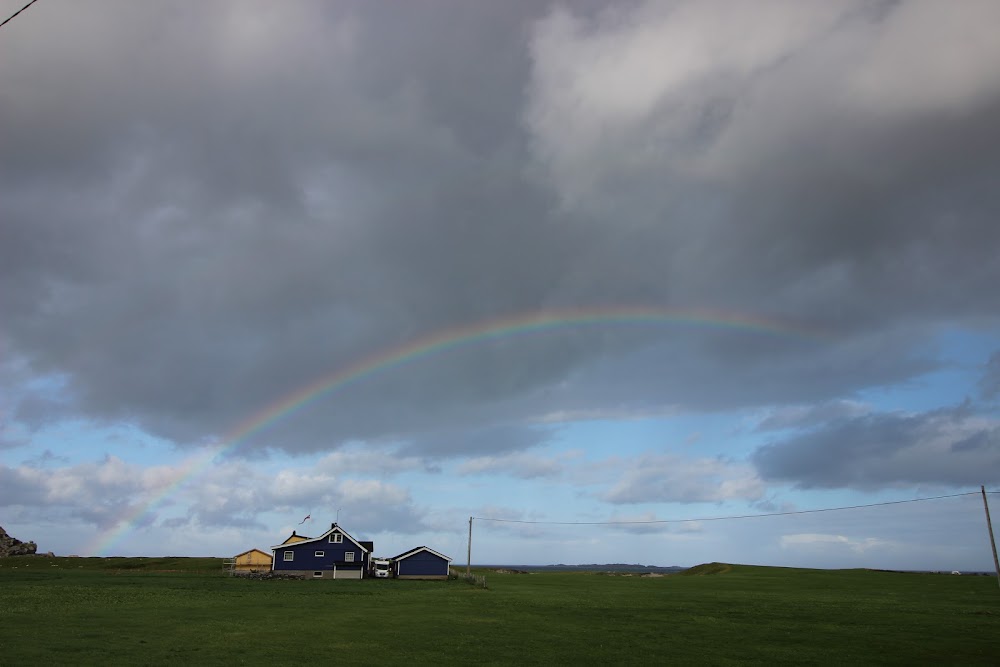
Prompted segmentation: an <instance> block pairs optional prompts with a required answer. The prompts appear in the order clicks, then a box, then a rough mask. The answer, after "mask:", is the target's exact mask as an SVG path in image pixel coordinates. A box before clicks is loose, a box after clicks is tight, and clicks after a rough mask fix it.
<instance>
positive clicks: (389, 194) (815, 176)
mask: <svg viewBox="0 0 1000 667" xmlns="http://www.w3.org/2000/svg"><path fill="white" fill-rule="evenodd" d="M831 6H832V7H833V8H832V9H831V8H830V7H827V6H826V5H824V6H823V7H820V6H805V5H800V4H798V3H791V4H789V5H785V6H783V5H774V6H772V5H770V4H768V5H766V6H764V7H762V8H761V9H760V10H759V11H758V10H757V9H754V10H753V11H749V10H747V9H739V10H734V11H738V12H747V11H749V14H748V15H747V16H746V17H745V21H746V22H747V23H748V24H750V25H752V26H754V27H755V28H756V29H758V30H757V34H759V38H760V39H759V41H757V42H754V44H756V45H757V46H756V47H754V48H756V49H757V50H753V49H751V50H750V51H745V49H747V48H750V47H745V46H740V44H742V42H741V41H740V40H733V39H729V38H728V37H727V35H726V32H725V31H726V30H727V29H728V28H726V26H727V25H730V24H731V22H723V21H718V20H717V19H718V18H719V12H720V11H721V12H725V11H729V10H726V9H725V7H724V6H723V5H718V4H716V3H677V4H670V5H644V4H641V3H637V4H635V5H629V6H627V7H623V6H620V5H609V7H611V8H610V9H609V8H604V7H602V6H601V5H600V3H590V4H588V5H587V7H585V8H584V7H582V6H578V5H570V6H569V9H566V8H561V9H559V8H553V7H551V6H546V5H544V4H542V3H535V2H525V3H488V4H479V5H468V4H466V3H430V4H427V3H421V4H419V5H418V4H416V3H406V4H405V5H401V6H400V5H393V6H392V7H390V6H388V5H383V4H380V3H369V2H363V3H338V4H331V3H309V2H303V3H295V4H293V5H288V6H282V7H280V8H279V7H277V6H276V5H273V4H272V3H264V2H261V3H242V2H241V3H237V2H232V3H230V2H208V3H201V4H199V5H198V7H197V8H194V7H185V6H179V5H176V4H174V3H131V2H102V3H97V4H89V5H88V6H86V7H83V6H77V5H50V6H49V7H46V6H45V5H44V4H43V3H39V6H38V8H37V9H36V8H33V10H32V12H33V14H32V17H31V18H32V21H31V22H30V23H29V22H26V21H25V22H19V24H18V25H17V26H16V28H17V29H16V30H13V31H7V33H6V34H5V35H4V39H3V41H2V42H0V76H3V79H4V82H5V84H4V86H3V87H2V88H0V105H2V106H3V108H4V109H5V114H4V123H5V132H4V134H3V136H2V138H0V151H2V159H0V184H2V185H0V225H2V234H3V243H0V307H2V310H3V312H4V324H3V329H2V331H0V336H2V342H3V344H4V345H5V346H6V348H7V349H9V353H10V357H11V358H16V359H18V360H20V361H21V363H23V364H24V365H25V366H26V367H28V368H30V369H31V372H32V373H33V374H35V375H36V376H38V377H42V378H59V379H60V382H62V383H64V384H62V385H61V386H62V387H63V389H62V393H61V394H60V396H59V400H54V399H52V396H51V395H49V394H50V392H46V391H41V390H39V389H37V388H36V387H34V386H31V385H28V384H26V383H23V382H16V383H12V385H11V387H10V390H9V391H8V392H7V393H8V395H10V396H12V397H14V398H13V399H11V400H13V401H15V402H17V401H20V407H19V408H18V412H17V413H16V414H20V415H21V417H22V418H23V419H24V421H25V423H26V424H28V425H32V426H33V425H38V424H42V423H45V422H46V420H47V419H60V418H64V417H66V416H70V415H80V416H85V417H88V418H92V419H97V420H108V421H128V422H130V423H134V424H137V425H139V426H140V427H142V428H143V429H145V430H147V431H148V432H151V433H154V434H157V435H161V436H165V437H167V438H170V439H173V440H175V441H178V442H181V443H197V442H201V441H202V440H203V439H205V438H211V437H215V436H218V435H220V434H223V433H226V432H228V431H230V430H232V429H233V428H234V427H235V425H237V424H239V423H242V422H244V421H245V420H246V419H248V418H249V417H250V416H251V415H253V414H255V413H258V412H259V411H260V410H262V409H263V408H265V407H266V406H268V405H271V404H273V403H274V402H275V401H277V400H279V399H281V398H282V397H285V396H288V395H291V394H292V393H293V392H295V391H296V390H298V389H300V388H301V387H303V386H306V385H308V384H310V383H311V382H313V381H315V380H316V379H317V378H320V377H324V376H329V375H331V374H333V373H335V372H336V371H337V370H338V369H343V368H348V367H350V366H352V365H353V364H355V363H357V362H358V360H359V359H364V358H367V357H369V356H371V355H378V354H379V353H380V352H384V351H387V350H393V349H401V348H403V347H404V346H405V345H406V344H407V343H408V342H411V341H414V340H418V339H420V338H422V337H425V336H429V335H433V334H434V333H435V332H440V331H446V330H448V329H450V328H452V327H455V326H460V325H463V324H468V323H470V322H476V321H480V320H484V319H491V318H495V317H498V316H503V315H508V314H511V313H517V312H523V311H537V310H544V309H546V308H553V307H559V306H584V307H586V306H592V305H604V304H637V303H638V304H652V305H660V306H669V307H674V308H686V307H701V308H715V309H718V310H721V311H739V312H747V313H754V314H758V315H762V316H769V317H772V316H773V317H779V318H785V319H788V320H793V321H798V322H803V323H806V324H811V325H815V326H817V327H819V328H821V329H825V330H827V331H829V332H832V333H833V334H834V335H833V336H832V337H831V338H830V341H831V342H828V343H827V344H812V345H811V344H803V343H802V341H795V340H786V341H785V342H784V343H781V341H779V340H761V339H759V338H754V337H753V336H735V335H734V336H720V335H715V334H713V333H711V332H705V333H697V332H695V333H692V332H687V333H683V332H682V333H678V332H676V331H675V330H669V329H665V330H662V331H657V330H652V329H650V330H647V331H643V332H640V333H638V334H635V333H632V334H619V333H615V332H610V333H607V334H606V335H602V334H593V335H591V334H576V333H572V334H571V333H570V332H565V334H559V335H552V336H548V337H545V336H540V337H536V338H532V339H529V340H526V341H516V342H510V343H503V342H500V343H496V344H488V345H482V346H479V347H476V348H474V349H473V348H469V349H465V350H462V351H458V352H455V353H449V354H441V355H437V356H435V357H433V358H428V359H426V360H422V361H417V362H414V363H410V364H406V365H404V366H402V367H399V368H397V369H394V370H393V371H392V372H387V373H383V374H380V375H378V376H376V377H371V378H366V379H364V380H363V381H361V382H357V383H355V384H353V385H351V386H350V387H345V388H344V389H342V390H337V391H335V392H332V393H331V394H330V395H329V396H328V397H325V398H324V400H322V401H316V402H314V403H312V404H310V406H309V407H308V408H306V409H304V410H302V411H301V412H299V413H296V414H295V415H294V418H289V419H285V420H283V421H281V422H280V423H275V424H273V425H272V426H271V427H270V428H268V429H266V430H263V431H261V432H260V433H258V434H257V435H256V436H254V438H252V439H251V440H250V441H249V442H248V444H247V446H248V447H256V446H270V447H276V448H281V449H286V450H289V451H303V450H313V449H321V448H331V447H336V446H337V445H339V444H340V443H343V442H345V441H348V440H351V439H359V438H360V439H371V440H379V441H382V442H397V443H410V444H409V445H405V444H404V446H405V447H408V448H409V449H408V450H407V451H410V452H412V453H414V454H416V453H420V454H430V455H433V456H443V455H451V454H457V455H464V454H467V453H474V452H486V453H499V452H502V451H512V450H519V449H524V448H526V447H530V446H531V445H532V444H535V443H537V442H539V441H541V439H542V438H544V437H545V435H546V432H543V431H538V430H535V429H532V428H530V427H525V426H520V425H519V424H522V423H523V422H524V421H525V420H526V419H535V418H539V417H541V416H543V415H544V414H547V413H559V412H566V411H573V410H579V411H586V410H600V409H609V407H613V408H615V409H618V410H621V411H623V412H627V411H629V410H636V409H644V408H653V409H655V408H659V407H663V406H665V405H679V406H682V407H686V408H691V409H702V408H712V409H715V408H719V407H741V406H746V405H761V404H765V403H767V402H778V403H789V402H792V401H805V400H817V401H823V400H829V399H831V398H837V397H842V396H844V395H850V394H851V393H853V392H855V391H857V390H859V389H862V388H866V387H872V386H878V385H880V384H887V383H892V382H897V381H900V380H905V379H907V378H911V377H913V376H915V375H918V374H920V373H922V372H925V371H926V370H928V369H930V368H933V367H934V365H935V361H934V358H933V354H932V353H931V352H929V351H928V350H929V348H927V347H926V346H925V343H926V342H927V340H928V337H929V336H931V335H933V332H934V331H936V326H937V325H938V324H939V323H941V322H959V321H961V320H962V318H965V317H987V318H989V317H995V315H996V308H995V306H996V303H997V302H996V297H995V294H996V289H995V285H996V284H1000V266H998V260H997V259H996V256H995V252H994V251H993V249H994V248H996V247H997V246H998V245H1000V227H998V226H997V225H996V224H995V220H996V217H997V213H998V212H1000V195H998V194H997V190H996V188H995V187H994V184H995V182H996V177H997V176H998V175H1000V160H998V158H997V156H998V155H1000V150H998V149H1000V123H998V121H997V118H1000V97H998V95H1000V83H998V82H1000V77H998V75H997V72H1000V66H998V64H1000V58H998V53H997V51H996V49H994V48H992V47H991V46H990V42H989V41H988V40H987V41H976V40H967V41H968V43H965V44H961V45H959V44H956V43H953V41H954V39H955V33H953V32H949V30H950V27H949V26H950V25H951V24H948V25H943V24H942V25H938V23H940V22H935V21H934V20H932V19H933V14H934V11H935V10H934V9H933V7H928V6H927V5H924V4H920V3H901V4H899V5H884V6H883V5H881V4H878V5H877V6H876V4H867V3H856V4H845V5H843V6H840V5H831ZM720 8H721V9H720ZM775 8H777V9H775ZM879 8H881V9H879ZM876 9H879V11H875V10H876ZM993 11H994V10H993V9H991V8H990V5H988V4H987V5H985V6H983V5H973V4H970V5H969V7H968V8H966V9H965V10H964V12H956V13H955V16H956V17H957V18H956V21H957V23H956V25H958V26H959V28H962V27H963V26H966V27H969V29H970V30H972V31H973V33H974V34H976V35H978V34H979V32H978V31H977V30H976V27H977V26H982V25H989V21H988V20H987V19H988V18H989V17H990V15H991V13H992V12H993ZM12 25H13V24H12ZM803 26H804V27H803ZM688 27H690V28H692V30H694V31H695V32H698V31H701V32H702V33H704V34H705V35H706V39H705V44H704V45H703V46H704V48H703V49H702V50H699V48H701V47H699V46H698V45H695V46H694V47H692V48H693V49H694V50H693V51H690V52H686V51H670V49H671V48H675V47H676V48H680V47H678V46H677V45H678V44H682V42H678V41H676V40H672V39H671V37H672V36H674V35H675V34H678V33H676V31H677V30H680V31H681V33H680V34H683V33H684V31H685V30H686V29H687V28H688ZM691 34H694V33H691ZM716 42H718V44H719V45H721V46H720V47H719V48H715V47H713V44H716ZM926 44H942V49H945V47H947V48H946V51H947V53H948V54H951V55H950V56H949V57H948V58H946V57H945V51H944V50H943V51H941V52H936V51H933V50H930V52H928V50H927V49H925V48H924V47H925V45H926ZM650 49H651V50H650ZM657 49H666V50H665V51H663V50H660V51H658V50H657ZM741 49H743V50H741ZM914 49H917V51H916V53H917V54H918V56H919V62H917V63H916V64H914V65H913V67H914V68H915V67H917V66H920V67H922V68H923V69H924V72H923V73H919V76H918V74H916V73H914V71H913V70H912V68H911V67H909V66H908V65H907V62H908V61H907V58H908V57H909V55H910V54H911V52H913V50H914ZM650 62H655V63H658V64H659V65H658V67H657V68H655V70H654V71H649V70H648V68H647V69H643V68H644V67H645V65H644V64H643V63H650ZM953 62H957V63H958V65H956V67H959V68H960V69H959V70H958V72H959V73H960V74H961V75H962V76H961V77H959V76H957V75H956V73H955V72H952V71H951V70H950V69H949V67H950V66H951V65H950V63H953ZM609 63H610V65H609ZM608 67H611V69H610V70H609V69H608ZM636 67H638V69H636ZM866 77H867V78H866ZM872 77H875V78H872ZM878 77H883V78H881V79H879V78H878ZM883 84H884V85H883ZM918 84H919V85H918ZM986 386H987V388H989V387H991V386H992V385H989V384H987V385H986ZM46 400H50V401H52V402H50V403H46V402H45V401H46ZM46 406H48V409H47V408H46ZM465 431H468V432H467V433H464V434H463V432H465ZM497 434H503V435H502V437H501V436H500V435H497Z"/></svg>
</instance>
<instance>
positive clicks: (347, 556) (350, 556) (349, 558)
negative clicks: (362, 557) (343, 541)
mask: <svg viewBox="0 0 1000 667" xmlns="http://www.w3.org/2000/svg"><path fill="white" fill-rule="evenodd" d="M344 561H345V562H347V563H353V562H354V552H353V551H345V552H344Z"/></svg>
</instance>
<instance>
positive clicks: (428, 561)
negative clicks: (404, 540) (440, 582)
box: [392, 547, 451, 579]
mask: <svg viewBox="0 0 1000 667" xmlns="http://www.w3.org/2000/svg"><path fill="white" fill-rule="evenodd" d="M450 564H451V558H448V557H447V556H445V555H444V554H439V553H438V552H436V551H434V550H433V549H431V548H430V547H417V548H415V549H410V550H409V551H406V552H404V553H401V554H399V555H398V556H395V557H393V559H392V574H393V576H394V577H396V578H397V579H447V578H448V566H449V565H450Z"/></svg>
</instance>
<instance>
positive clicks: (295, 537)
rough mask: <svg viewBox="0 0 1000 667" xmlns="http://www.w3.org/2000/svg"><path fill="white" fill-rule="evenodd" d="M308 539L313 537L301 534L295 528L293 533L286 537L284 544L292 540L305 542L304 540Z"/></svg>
mask: <svg viewBox="0 0 1000 667" xmlns="http://www.w3.org/2000/svg"><path fill="white" fill-rule="evenodd" d="M308 539H311V538H310V537H309V536H307V535H299V534H298V533H296V532H295V531H294V530H293V531H292V534H291V535H289V536H288V537H286V538H285V541H284V542H282V544H288V543H290V542H303V541H305V540H308Z"/></svg>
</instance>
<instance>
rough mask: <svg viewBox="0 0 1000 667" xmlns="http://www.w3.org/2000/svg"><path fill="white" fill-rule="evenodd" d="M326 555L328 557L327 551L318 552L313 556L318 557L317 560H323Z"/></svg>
mask: <svg viewBox="0 0 1000 667" xmlns="http://www.w3.org/2000/svg"><path fill="white" fill-rule="evenodd" d="M325 555H326V552H325V551H317V552H316V553H314V554H313V556H316V558H322V557H323V556H325Z"/></svg>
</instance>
